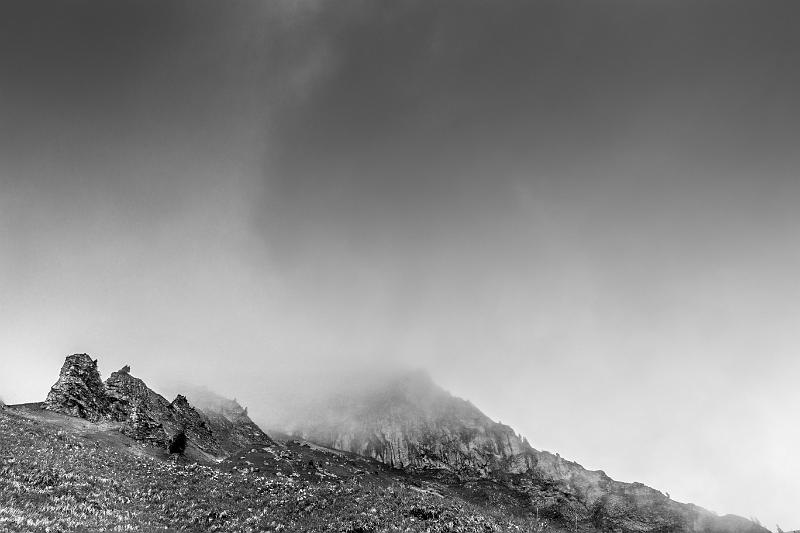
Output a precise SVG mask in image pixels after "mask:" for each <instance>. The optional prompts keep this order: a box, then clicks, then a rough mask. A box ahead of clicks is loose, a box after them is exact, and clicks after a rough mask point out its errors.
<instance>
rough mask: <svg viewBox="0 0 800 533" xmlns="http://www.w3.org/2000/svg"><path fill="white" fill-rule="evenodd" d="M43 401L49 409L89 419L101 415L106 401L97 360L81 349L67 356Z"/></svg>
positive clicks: (101, 417)
mask: <svg viewBox="0 0 800 533" xmlns="http://www.w3.org/2000/svg"><path fill="white" fill-rule="evenodd" d="M44 405H45V408H46V409H49V410H51V411H56V412H59V413H64V414H66V415H71V416H77V417H80V418H86V419H87V420H91V421H93V422H97V421H98V420H101V419H103V418H105V416H106V414H107V413H108V410H109V401H108V397H107V396H106V393H105V387H104V386H103V381H102V380H101V379H100V373H99V372H98V371H97V360H93V359H92V358H91V357H89V356H88V355H87V354H85V353H81V354H74V355H70V356H68V357H67V359H66V361H64V365H63V366H62V367H61V373H60V374H59V376H58V381H57V382H56V383H55V385H53V387H52V388H51V389H50V393H49V394H48V395H47V399H46V400H45V402H44Z"/></svg>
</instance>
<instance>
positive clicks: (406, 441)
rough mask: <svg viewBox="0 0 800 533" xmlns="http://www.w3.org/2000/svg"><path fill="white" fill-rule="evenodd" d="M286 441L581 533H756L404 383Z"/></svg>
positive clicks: (416, 377) (346, 399) (397, 381)
mask: <svg viewBox="0 0 800 533" xmlns="http://www.w3.org/2000/svg"><path fill="white" fill-rule="evenodd" d="M309 413H310V414H309V416H308V417H306V418H305V419H304V420H299V421H296V423H295V424H294V425H293V426H292V427H289V428H286V429H288V431H289V432H290V433H292V434H294V435H296V436H298V437H301V438H304V439H307V440H310V441H313V442H317V443H319V444H322V445H325V446H329V447H333V448H338V449H341V450H346V451H350V452H355V453H358V454H361V455H366V456H369V457H373V458H375V459H378V460H379V461H382V462H384V463H386V464H388V465H391V466H393V467H395V468H401V469H403V470H405V471H407V472H411V473H417V474H427V475H433V476H435V477H437V478H438V479H440V480H445V481H446V482H449V483H452V484H458V485H464V486H467V485H471V484H472V485H474V484H475V483H476V482H493V483H498V484H500V485H502V486H503V487H505V489H507V490H509V491H511V492H512V493H514V494H515V495H516V497H517V498H519V499H520V500H524V501H527V502H528V503H527V505H528V508H529V511H530V512H536V513H537V514H538V515H539V516H541V517H543V518H545V519H548V520H550V521H551V522H552V523H554V524H559V525H560V526H561V527H564V528H569V529H570V530H573V529H574V528H579V529H580V530H582V531H623V532H629V531H630V532H633V531H637V532H656V531H658V532H666V531H675V532H678V531H680V532H709V533H710V532H722V531H726V532H753V533H755V532H759V533H766V531H767V530H765V529H763V528H761V527H760V526H757V525H756V524H754V523H753V522H751V521H749V520H746V519H744V518H740V517H734V516H725V517H718V516H717V515H715V514H714V513H711V512H709V511H706V510H705V509H702V508H700V507H697V506H694V505H687V504H682V503H678V502H675V501H673V500H671V499H669V498H668V497H667V496H666V495H664V494H662V493H661V492H659V491H657V490H655V489H652V488H650V487H647V486H645V485H642V484H641V483H621V482H618V481H614V480H613V479H611V478H609V477H608V476H607V475H606V474H605V473H604V472H602V471H589V470H586V469H584V468H583V467H581V466H580V465H579V464H577V463H574V462H571V461H566V460H564V459H562V458H561V457H559V456H558V455H554V454H551V453H549V452H544V451H539V450H536V449H534V448H532V447H531V446H530V445H529V443H528V442H527V440H525V439H524V438H523V437H521V436H520V435H517V434H516V433H515V432H514V430H513V429H511V428H510V427H508V426H506V425H503V424H500V423H497V422H494V421H492V420H491V419H489V418H488V417H487V416H486V415H484V414H483V413H482V412H481V411H480V410H479V409H477V408H476V407H475V406H473V405H472V404H471V403H470V402H468V401H465V400H462V399H460V398H456V397H453V396H451V395H450V394H449V393H447V392H445V391H444V390H442V389H441V388H439V387H438V386H436V385H435V384H434V383H433V382H432V381H431V380H430V378H429V377H427V375H425V374H422V373H418V372H416V373H411V374H407V375H404V376H400V377H398V378H394V379H391V380H388V381H386V382H382V383H376V384H375V386H373V387H371V388H369V389H367V390H363V391H360V392H358V393H356V394H354V393H344V394H339V395H337V396H335V397H333V398H327V399H325V400H324V401H322V402H320V403H319V404H317V405H316V408H314V409H310V410H309Z"/></svg>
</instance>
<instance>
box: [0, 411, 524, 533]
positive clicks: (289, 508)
mask: <svg viewBox="0 0 800 533" xmlns="http://www.w3.org/2000/svg"><path fill="white" fill-rule="evenodd" d="M0 435H2V439H0V531H2V532H26V533H45V532H54V531H63V532H67V531H70V532H71V531H81V532H103V531H221V532H237V533H238V532H246V531H298V532H300V531H309V532H315V531H319V532H321V531H350V532H367V531H375V532H377V531H455V532H484V533H485V532H488V531H532V530H534V529H535V527H536V523H534V522H532V521H531V520H530V519H523V518H519V517H513V516H508V515H506V514H504V513H502V512H498V511H496V510H493V509H489V508H486V507H480V506H477V505H474V504H471V503H468V502H466V501H464V500H462V499H460V498H459V497H458V496H457V495H454V494H447V493H445V494H441V493H434V492H432V491H430V489H428V488H426V487H425V486H423V485H422V484H421V483H420V482H414V481H413V480H408V479H406V478H404V477H403V476H398V475H397V474H396V473H393V472H388V471H386V470H385V469H384V468H383V467H382V465H380V464H378V463H375V462H371V461H367V460H366V459H363V458H359V457H352V456H349V455H347V454H342V453H340V452H334V451H331V450H325V449H322V448H318V447H312V446H310V445H308V444H305V445H303V444H301V443H296V442H295V443H288V444H287V445H280V444H275V443H273V444H270V445H268V446H262V447H259V448H251V449H249V450H244V451H242V452H241V453H239V454H235V455H234V456H231V457H230V458H228V459H226V460H224V461H222V462H219V463H216V462H215V463H210V464H203V463H200V464H198V463H195V462H191V461H188V460H186V459H184V458H178V457H176V456H173V457H170V456H169V454H168V453H167V452H166V450H164V449H163V448H160V447H158V446H156V445H154V444H152V443H146V442H141V441H137V440H135V439H133V438H131V437H128V436H126V435H124V434H122V433H120V432H119V431H118V427H117V426H115V425H114V424H109V423H108V422H91V421H89V420H85V419H80V418H74V417H70V416H67V415H63V414H60V413H54V412H51V411H47V410H42V409H41V404H29V405H24V406H11V407H8V408H7V409H0Z"/></svg>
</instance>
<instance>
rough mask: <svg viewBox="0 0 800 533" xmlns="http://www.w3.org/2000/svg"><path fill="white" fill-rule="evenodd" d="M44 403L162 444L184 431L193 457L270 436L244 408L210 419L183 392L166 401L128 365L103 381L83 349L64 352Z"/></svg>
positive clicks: (234, 448) (219, 452) (218, 453)
mask: <svg viewBox="0 0 800 533" xmlns="http://www.w3.org/2000/svg"><path fill="white" fill-rule="evenodd" d="M237 405H238V404H237ZM44 408H45V409H48V410H51V411H56V412H60V413H64V414H67V415H71V416H76V417H80V418H85V419H88V420H91V421H94V422H99V421H103V420H105V421H109V422H116V423H119V428H120V431H121V432H122V433H124V434H125V435H128V436H129V437H132V438H134V439H137V440H140V441H144V442H149V443H152V444H155V445H158V446H161V447H164V448H166V447H168V446H169V443H170V442H171V441H172V440H173V439H174V437H175V436H176V435H178V434H180V433H183V434H185V436H186V440H187V442H186V451H187V454H188V455H190V456H192V457H193V458H211V457H214V458H218V457H225V456H227V455H230V454H231V453H234V452H236V451H237V450H239V449H240V448H243V447H246V446H248V445H252V444H257V443H262V442H270V441H269V437H267V436H266V435H264V434H263V432H261V430H260V429H259V428H258V426H256V425H255V424H253V422H252V421H251V420H250V419H249V418H247V415H246V412H245V413H244V416H242V413H231V412H230V410H229V412H228V415H227V417H226V416H223V415H220V417H221V419H220V420H218V418H220V417H217V416H216V415H215V416H214V420H212V419H211V418H209V417H208V416H206V414H205V413H203V412H202V411H199V410H197V409H195V408H194V407H193V406H192V405H191V404H190V403H189V401H188V400H187V399H186V397H184V396H182V395H178V396H177V397H176V398H175V400H174V401H172V402H169V401H168V400H167V399H166V398H164V397H163V396H161V395H160V394H158V393H157V392H155V391H153V390H152V389H150V388H149V387H148V386H147V385H146V384H145V382H144V381H142V380H141V379H139V378H137V377H135V376H133V375H131V374H130V367H129V366H128V365H125V366H124V367H123V368H122V369H120V370H119V371H117V372H113V373H112V374H111V376H109V378H108V379H107V380H106V382H105V383H103V382H102V380H101V379H100V373H99V372H98V370H97V361H96V360H92V359H91V358H90V357H89V356H88V355H86V354H75V355H70V356H68V357H67V359H66V361H65V362H64V366H63V367H62V369H61V374H60V376H59V379H58V381H57V382H56V384H55V385H53V387H52V389H51V390H50V394H48V396H47V400H46V402H45V404H44ZM223 421H224V423H223ZM262 437H263V438H262Z"/></svg>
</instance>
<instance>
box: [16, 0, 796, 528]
mask: <svg viewBox="0 0 800 533" xmlns="http://www.w3.org/2000/svg"><path fill="white" fill-rule="evenodd" d="M795 11H796V9H794V6H793V5H792V4H791V3H789V2H774V3H772V2H771V3H763V2H755V1H752V2H739V1H726V2H723V1H707V2H694V1H688V0H687V1H679V0H674V1H664V0H652V1H647V2H641V1H635V0H607V1H606V0H604V1H602V2H584V1H577V0H576V1H569V0H568V1H564V0H558V1H556V0H552V1H551V0H544V1H534V2H519V1H508V2H497V3H496V2H492V3H487V2H478V1H475V2H473V1H466V2H460V3H458V4H456V3H452V4H451V3H444V2H442V3H430V2H421V1H408V2H402V3H397V2H381V1H376V2H361V1H350V0H346V1H344V2H337V3H335V4H334V3H324V2H310V1H303V0H301V1H295V2H292V1H288V0H286V1H283V0H281V1H274V2H257V1H250V0H241V1H237V2H232V3H229V2H226V3H219V2H210V1H204V0H199V1H198V0H192V1H188V0H180V1H177V0H166V1H165V0H159V1H151V0H145V1H136V2H133V1H131V2H127V1H117V2H113V3H107V2H100V1H98V0H68V1H65V2H45V1H39V0H25V1H10V2H5V3H3V5H2V7H0V13H2V16H0V302H2V304H0V323H2V324H3V326H2V330H1V331H2V334H0V354H2V355H0V362H1V363H2V365H3V369H4V370H3V372H1V373H0V397H2V398H3V400H4V401H5V402H7V403H17V402H27V401H37V400H41V399H43V397H44V396H45V395H46V394H47V391H48V389H49V387H50V386H51V385H52V384H53V382H54V381H55V379H56V377H57V372H58V369H59V368H60V365H61V364H62V362H63V359H64V357H65V356H66V355H67V354H70V353H75V352H88V353H90V354H91V355H92V356H93V357H95V358H98V359H99V361H100V369H101V372H102V373H103V375H104V377H105V376H107V375H108V374H109V373H110V372H112V371H114V370H117V369H118V368H120V367H121V366H122V365H124V364H130V365H131V367H132V373H133V374H134V375H137V376H140V377H142V378H143V379H145V380H146V381H147V382H148V383H151V384H152V385H154V386H156V387H162V388H163V387H165V386H166V385H168V384H169V383H171V382H173V381H174V380H176V379H179V380H184V381H187V382H193V383H197V384H205V385H208V386H209V387H210V388H211V389H213V390H216V391H218V392H219V393H221V394H224V395H226V396H236V397H237V398H238V399H240V400H241V401H242V403H244V404H246V405H248V406H249V408H250V413H251V414H252V415H253V417H254V418H255V419H259V418H261V417H265V416H267V415H268V411H269V409H271V408H274V407H273V406H274V405H275V402H280V401H283V400H286V399H288V398H291V395H292V394H302V393H304V392H305V391H308V390H311V391H313V390H314V389H315V388H317V387H318V386H321V384H324V383H326V382H328V381H330V380H332V379H333V376H337V375H343V374H346V373H347V372H349V371H360V372H363V371H369V370H370V369H385V368H400V367H412V368H414V367H423V368H425V369H427V370H428V371H429V372H430V374H431V376H432V377H433V378H434V380H435V381H436V382H438V383H439V384H441V385H442V386H443V387H444V388H445V389H447V390H449V391H450V392H452V393H453V394H455V395H457V396H460V397H463V398H467V399H469V400H470V401H472V402H473V403H474V404H475V405H476V406H477V407H479V408H480V409H481V410H483V411H484V412H485V413H486V414H487V415H489V416H490V417H492V418H493V419H496V420H497V419H499V420H501V421H502V422H503V423H506V424H509V425H511V426H512V427H513V428H514V429H516V430H517V431H519V432H520V433H522V434H523V435H525V436H526V437H527V438H528V439H529V441H530V443H531V445H532V446H534V447H535V448H538V449H546V450H550V451H553V452H558V453H560V454H561V455H562V456H563V457H565V458H569V459H571V460H575V461H577V462H579V463H580V464H582V465H583V466H585V467H587V468H590V469H602V470H604V471H605V472H606V473H608V474H609V475H610V476H611V477H613V478H615V479H620V480H623V481H640V482H642V483H645V484H647V485H650V486H652V487H654V488H656V489H658V490H661V491H665V492H669V493H670V495H671V497H672V498H674V499H677V500H679V501H689V502H693V503H696V504H698V505H700V506H702V507H705V508H708V509H711V510H714V511H716V512H718V513H720V514H725V513H735V514H739V515H742V516H746V517H751V516H752V517H757V518H758V519H760V521H761V522H762V523H763V524H764V525H765V526H766V527H769V528H772V529H774V528H775V524H776V522H777V523H778V524H780V525H781V527H782V528H783V529H785V530H789V529H796V528H800V517H798V516H797V514H796V511H795V509H794V506H795V505H796V502H797V501H800V478H798V476H797V475H796V473H797V472H799V471H800V459H798V457H797V453H796V451H795V449H794V448H795V443H796V442H797V440H798V437H800V426H798V424H797V422H796V420H797V413H798V412H800V396H799V395H798V394H797V392H796V390H797V387H796V377H797V376H798V375H800V374H798V372H800V358H798V357H797V350H798V347H800V333H798V332H800V327H798V326H800V313H798V303H799V302H800V281H799V279H800V278H798V275H797V272H800V240H798V230H799V229H800V209H798V206H800V179H799V178H798V175H797V169H798V168H800V167H799V166H798V165H799V163H800V151H798V150H797V147H798V141H800V120H799V119H800V101H798V98H797V94H798V93H800V75H798V73H797V72H796V69H795V68H794V65H795V64H796V61H797V59H798V55H800V34H798V32H797V31H796V28H794V26H795V24H794V16H793V15H794V12H795Z"/></svg>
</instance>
